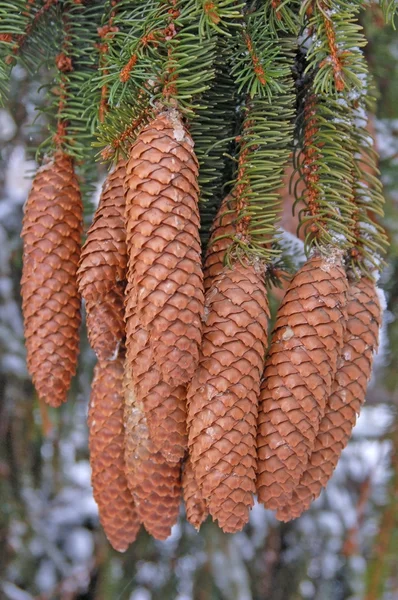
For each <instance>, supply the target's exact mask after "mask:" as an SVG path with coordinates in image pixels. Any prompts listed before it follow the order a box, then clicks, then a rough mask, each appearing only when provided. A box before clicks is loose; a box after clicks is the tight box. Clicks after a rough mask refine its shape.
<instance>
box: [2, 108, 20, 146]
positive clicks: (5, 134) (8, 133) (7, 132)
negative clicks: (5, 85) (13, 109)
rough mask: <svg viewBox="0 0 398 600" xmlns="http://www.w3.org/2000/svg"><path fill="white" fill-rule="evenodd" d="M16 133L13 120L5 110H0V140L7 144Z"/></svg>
mask: <svg viewBox="0 0 398 600" xmlns="http://www.w3.org/2000/svg"><path fill="white" fill-rule="evenodd" d="M16 131H17V126H16V124H15V121H14V119H13V118H12V116H11V115H10V113H9V112H8V111H7V110H4V108H1V109H0V140H2V141H3V142H8V141H10V140H12V138H13V137H14V135H15V133H16Z"/></svg>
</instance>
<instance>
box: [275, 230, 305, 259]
mask: <svg viewBox="0 0 398 600" xmlns="http://www.w3.org/2000/svg"><path fill="white" fill-rule="evenodd" d="M277 236H278V240H279V245H280V247H281V248H282V251H283V253H284V254H287V255H288V256H289V259H290V260H293V262H294V265H295V267H297V268H299V267H300V266H301V265H302V264H304V263H305V261H306V260H307V258H306V256H305V252H304V243H303V241H302V240H300V238H298V237H297V236H296V235H294V234H293V233H291V232H290V231H286V229H284V228H283V227H279V228H278V231H277Z"/></svg>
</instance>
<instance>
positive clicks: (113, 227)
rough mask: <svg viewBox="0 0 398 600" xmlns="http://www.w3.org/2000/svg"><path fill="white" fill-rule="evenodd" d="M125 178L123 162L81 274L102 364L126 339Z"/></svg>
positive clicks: (105, 194) (109, 182) (107, 189)
mask: <svg viewBox="0 0 398 600" xmlns="http://www.w3.org/2000/svg"><path fill="white" fill-rule="evenodd" d="M125 176H126V163H125V161H123V160H121V161H119V163H118V164H117V166H116V168H115V169H114V170H113V171H112V173H110V175H109V176H108V178H107V179H106V181H105V183H104V187H103V190H102V194H101V199H100V203H99V206H98V209H97V210H96V213H95V215H94V220H93V223H92V225H91V227H90V229H89V230H88V233H87V240H86V242H85V244H84V246H83V248H82V253H81V258H80V264H79V271H78V281H79V290H80V293H81V294H82V296H83V298H84V300H85V301H86V312H87V331H88V338H89V341H90V344H91V346H92V348H93V349H94V350H95V352H96V354H97V356H98V358H99V360H110V359H112V358H115V357H116V356H117V354H118V351H119V348H120V345H121V343H122V341H123V339H124V335H125V332H124V330H125V325H124V288H125V280H126V270H127V249H126V230H125V224H124V212H125V199H124V188H123V184H124V179H125Z"/></svg>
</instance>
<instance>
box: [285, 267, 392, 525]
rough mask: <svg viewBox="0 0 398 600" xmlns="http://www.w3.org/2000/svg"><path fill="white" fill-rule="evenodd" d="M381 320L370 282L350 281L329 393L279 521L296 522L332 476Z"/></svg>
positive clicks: (360, 395) (362, 393) (350, 425)
mask: <svg viewBox="0 0 398 600" xmlns="http://www.w3.org/2000/svg"><path fill="white" fill-rule="evenodd" d="M381 316H382V311H381V307H380V302H379V299H378V296H377V291H376V288H375V285H374V283H373V282H371V281H370V280H369V279H365V278H363V279H361V280H360V281H359V282H354V283H352V284H351V285H350V287H349V289H348V294H347V328H346V332H345V335H344V347H343V351H342V354H341V357H340V359H339V366H338V371H337V373H336V378H335V380H334V383H333V387H332V395H331V396H330V398H329V401H328V404H327V407H326V413H325V416H324V417H323V419H322V421H321V425H320V428H319V433H318V435H317V438H316V441H315V449H314V451H313V453H312V455H311V458H310V461H309V465H308V466H307V469H306V471H305V472H304V474H303V476H302V478H301V480H300V485H299V486H298V487H297V488H296V490H295V491H294V493H293V496H292V499H291V500H290V502H289V504H288V505H287V506H285V507H283V508H282V509H280V510H279V511H278V513H277V518H278V519H280V520H282V521H290V519H294V518H297V517H299V516H300V515H301V514H302V513H303V512H304V511H305V510H307V509H308V508H309V506H310V504H311V503H312V502H313V500H315V499H316V498H318V496H319V495H320V493H321V491H322V489H323V488H324V487H325V486H326V484H327V483H328V481H329V479H330V478H331V476H332V475H333V471H334V469H335V468H336V465H337V462H338V460H339V458H340V456H341V453H342V451H343V450H344V448H345V447H346V445H347V443H348V440H349V439H350V437H351V432H352V429H353V427H354V425H355V423H356V419H357V415H358V414H359V412H360V409H361V406H362V404H363V403H364V401H365V396H366V388H367V385H368V381H369V378H370V375H371V370H372V364H373V354H374V351H375V350H376V349H377V346H378V339H379V329H380V325H381Z"/></svg>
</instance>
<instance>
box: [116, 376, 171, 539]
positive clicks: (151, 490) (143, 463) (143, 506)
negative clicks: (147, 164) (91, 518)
mask: <svg viewBox="0 0 398 600" xmlns="http://www.w3.org/2000/svg"><path fill="white" fill-rule="evenodd" d="M125 401H126V403H125V413H124V423H125V430H126V446H125V458H126V475H127V481H128V485H129V487H130V490H131V493H132V495H133V498H134V501H135V505H136V509H137V513H138V515H139V518H140V520H141V521H142V523H143V524H144V527H145V529H146V530H147V532H148V533H150V534H151V535H153V537H154V538H156V539H157V540H165V539H166V538H167V537H168V536H169V535H170V533H171V527H172V526H173V525H174V524H175V523H176V522H177V519H178V513H179V506H180V499H181V463H168V462H167V461H166V460H165V458H164V457H163V455H162V454H161V453H160V452H156V451H155V450H154V447H153V444H152V442H151V441H150V438H149V432H148V427H147V421H146V417H145V413H144V410H143V407H142V404H140V403H139V402H138V401H137V399H136V397H135V393H134V386H133V383H132V381H131V378H130V375H129V371H128V370H127V371H126V372H125Z"/></svg>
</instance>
